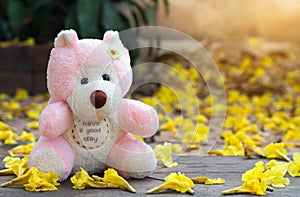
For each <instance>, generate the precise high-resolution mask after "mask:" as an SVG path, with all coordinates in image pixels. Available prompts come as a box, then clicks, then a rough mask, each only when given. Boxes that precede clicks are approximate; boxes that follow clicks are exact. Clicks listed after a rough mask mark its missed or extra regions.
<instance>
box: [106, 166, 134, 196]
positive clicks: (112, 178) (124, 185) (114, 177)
mask: <svg viewBox="0 0 300 197" xmlns="http://www.w3.org/2000/svg"><path fill="white" fill-rule="evenodd" d="M100 181H102V182H104V183H107V184H113V185H115V186H118V187H119V188H120V189H123V190H127V191H130V192H133V193H135V192H136V190H135V189H134V188H133V187H132V186H131V185H130V184H129V183H128V182H127V181H126V180H125V179H124V178H123V177H121V176H120V175H119V174H118V172H117V171H116V170H114V169H112V168H108V169H107V170H105V171H104V177H103V178H100Z"/></svg>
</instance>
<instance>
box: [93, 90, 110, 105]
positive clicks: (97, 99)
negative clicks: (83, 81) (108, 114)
mask: <svg viewBox="0 0 300 197" xmlns="http://www.w3.org/2000/svg"><path fill="white" fill-rule="evenodd" d="M90 99H91V103H92V105H93V106H94V107H95V108H96V109H99V108H101V107H103V106H104V105H105V103H106V94H105V93H104V92H102V91H101V90H96V91H95V92H93V93H92V94H91V97H90Z"/></svg>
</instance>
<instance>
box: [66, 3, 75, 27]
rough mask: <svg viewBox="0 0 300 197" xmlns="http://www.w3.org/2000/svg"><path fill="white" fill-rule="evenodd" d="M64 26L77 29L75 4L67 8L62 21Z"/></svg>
mask: <svg viewBox="0 0 300 197" xmlns="http://www.w3.org/2000/svg"><path fill="white" fill-rule="evenodd" d="M64 26H65V28H66V29H74V30H76V31H78V23H77V20H76V5H73V6H72V7H70V9H69V10H68V13H67V16H66V18H65V21H64Z"/></svg>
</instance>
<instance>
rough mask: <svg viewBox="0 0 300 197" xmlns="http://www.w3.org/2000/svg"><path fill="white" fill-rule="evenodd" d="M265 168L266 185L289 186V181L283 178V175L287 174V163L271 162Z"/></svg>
mask: <svg viewBox="0 0 300 197" xmlns="http://www.w3.org/2000/svg"><path fill="white" fill-rule="evenodd" d="M265 166H266V168H267V169H268V170H266V171H265V172H264V174H265V175H266V183H267V185H272V186H274V187H285V185H289V184H290V180H289V179H288V178H284V175H285V174H286V172H287V168H288V163H285V162H277V161H275V160H271V161H270V162H269V163H267V164H266V165H265Z"/></svg>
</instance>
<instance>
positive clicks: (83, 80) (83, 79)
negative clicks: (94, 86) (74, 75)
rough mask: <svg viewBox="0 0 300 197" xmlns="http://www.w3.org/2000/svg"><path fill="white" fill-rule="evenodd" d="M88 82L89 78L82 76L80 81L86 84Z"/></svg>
mask: <svg viewBox="0 0 300 197" xmlns="http://www.w3.org/2000/svg"><path fill="white" fill-rule="evenodd" d="M88 82H89V79H88V78H82V79H81V81H80V83H81V84H82V85H83V84H87V83H88Z"/></svg>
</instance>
